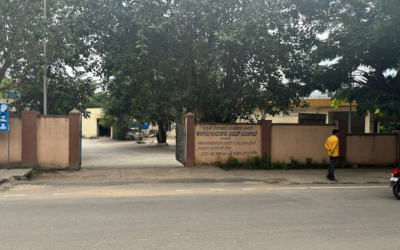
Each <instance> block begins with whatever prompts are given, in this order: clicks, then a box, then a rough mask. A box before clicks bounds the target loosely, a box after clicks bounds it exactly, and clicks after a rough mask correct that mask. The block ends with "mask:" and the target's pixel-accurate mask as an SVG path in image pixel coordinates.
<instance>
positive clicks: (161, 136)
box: [157, 122, 167, 143]
mask: <svg viewBox="0 0 400 250" xmlns="http://www.w3.org/2000/svg"><path fill="white" fill-rule="evenodd" d="M157 125H158V133H157V142H158V143H166V142H167V132H166V131H165V123H164V122H157Z"/></svg>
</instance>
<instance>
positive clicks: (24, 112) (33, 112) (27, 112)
mask: <svg viewBox="0 0 400 250" xmlns="http://www.w3.org/2000/svg"><path fill="white" fill-rule="evenodd" d="M21 114H27V115H28V114H36V115H39V111H22V112H21Z"/></svg>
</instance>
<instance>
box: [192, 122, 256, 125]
mask: <svg viewBox="0 0 400 250" xmlns="http://www.w3.org/2000/svg"><path fill="white" fill-rule="evenodd" d="M195 125H222V126H223V125H225V126H234V125H249V126H253V125H256V126H260V123H232V122H215V123H210V122H196V123H195Z"/></svg>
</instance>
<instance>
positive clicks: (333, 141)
mask: <svg viewBox="0 0 400 250" xmlns="http://www.w3.org/2000/svg"><path fill="white" fill-rule="evenodd" d="M338 136H339V130H337V129H334V130H333V131H332V136H331V137H329V138H328V139H327V140H326V143H325V148H326V150H328V155H329V159H330V160H331V165H330V167H329V171H328V174H327V175H326V178H328V179H329V180H331V181H335V182H339V181H338V180H337V179H336V178H335V174H334V171H335V166H336V163H337V161H338V159H339V138H338Z"/></svg>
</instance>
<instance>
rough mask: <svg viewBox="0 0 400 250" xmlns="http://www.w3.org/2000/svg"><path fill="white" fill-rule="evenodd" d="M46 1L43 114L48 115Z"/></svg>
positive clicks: (45, 18)
mask: <svg viewBox="0 0 400 250" xmlns="http://www.w3.org/2000/svg"><path fill="white" fill-rule="evenodd" d="M46 21H47V17H46V0H44V38H43V57H44V67H43V114H44V115H47V57H46V53H47V44H46V39H47V34H46V23H47V22H46Z"/></svg>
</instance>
